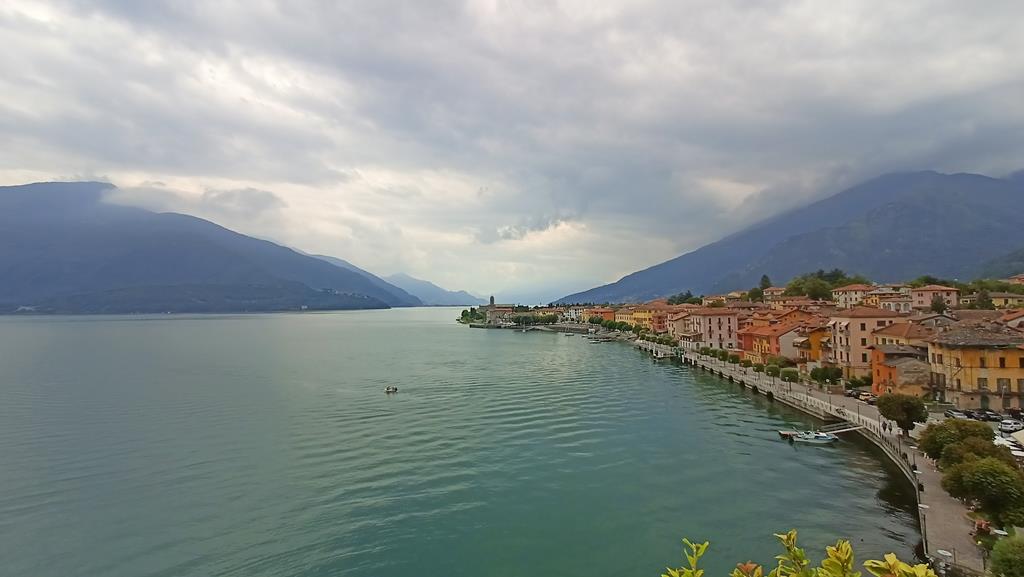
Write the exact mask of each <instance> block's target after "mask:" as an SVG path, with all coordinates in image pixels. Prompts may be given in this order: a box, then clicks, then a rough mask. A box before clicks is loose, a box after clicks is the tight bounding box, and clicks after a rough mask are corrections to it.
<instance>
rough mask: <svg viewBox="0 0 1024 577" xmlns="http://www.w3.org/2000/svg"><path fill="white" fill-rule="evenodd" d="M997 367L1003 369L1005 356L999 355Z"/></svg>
mask: <svg viewBox="0 0 1024 577" xmlns="http://www.w3.org/2000/svg"><path fill="white" fill-rule="evenodd" d="M999 368H1000V369H1005V368H1006V357H999Z"/></svg>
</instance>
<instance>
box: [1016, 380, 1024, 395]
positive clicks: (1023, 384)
mask: <svg viewBox="0 0 1024 577" xmlns="http://www.w3.org/2000/svg"><path fill="white" fill-rule="evenodd" d="M1017 392H1018V393H1024V379H1017Z"/></svg>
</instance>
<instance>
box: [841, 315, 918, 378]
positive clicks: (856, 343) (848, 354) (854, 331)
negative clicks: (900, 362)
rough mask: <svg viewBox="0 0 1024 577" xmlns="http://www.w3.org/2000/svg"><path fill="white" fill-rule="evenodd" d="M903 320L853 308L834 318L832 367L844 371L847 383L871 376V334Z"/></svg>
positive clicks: (872, 337) (897, 316) (896, 316)
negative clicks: (850, 380) (849, 380)
mask: <svg viewBox="0 0 1024 577" xmlns="http://www.w3.org/2000/svg"><path fill="white" fill-rule="evenodd" d="M899 317H900V315H899V314H898V313H895V312H892V311H887V310H884V309H876V308H871V307H854V308H852V309H849V310H846V311H842V310H841V311H838V312H836V313H835V315H833V316H832V317H831V319H830V320H829V322H828V327H829V330H830V332H831V342H830V345H831V347H830V349H829V359H828V361H829V363H830V364H833V365H835V366H837V367H840V368H842V369H843V377H844V378H846V379H851V378H855V377H857V378H859V377H864V376H867V375H868V374H870V373H871V351H870V350H869V349H868V347H870V346H871V345H873V344H874V336H873V335H872V333H873V332H874V331H876V330H878V329H880V328H883V327H886V326H888V325H891V324H892V323H894V322H896V320H897V319H898V318H899Z"/></svg>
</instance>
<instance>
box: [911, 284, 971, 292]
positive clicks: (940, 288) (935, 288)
mask: <svg viewBox="0 0 1024 577" xmlns="http://www.w3.org/2000/svg"><path fill="white" fill-rule="evenodd" d="M910 290H915V291H958V290H960V289H958V288H956V287H951V286H942V285H940V284H930V285H925V286H923V287H918V288H915V289H910Z"/></svg>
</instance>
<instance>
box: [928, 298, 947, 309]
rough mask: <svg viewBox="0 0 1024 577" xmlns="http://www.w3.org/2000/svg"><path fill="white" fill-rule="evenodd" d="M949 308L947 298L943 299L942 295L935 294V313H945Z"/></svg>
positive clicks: (933, 304) (933, 301)
mask: <svg viewBox="0 0 1024 577" xmlns="http://www.w3.org/2000/svg"><path fill="white" fill-rule="evenodd" d="M947 308H948V307H947V306H946V300H945V299H943V298H942V296H940V295H935V297H933V298H932V306H931V309H932V312H933V313H944V312H946V309H947Z"/></svg>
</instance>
